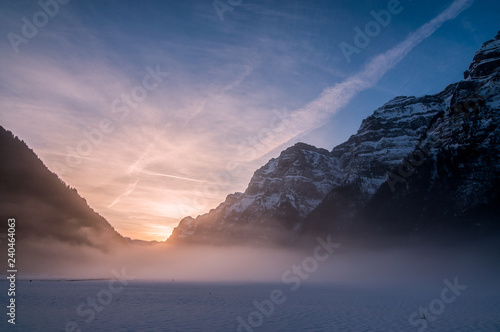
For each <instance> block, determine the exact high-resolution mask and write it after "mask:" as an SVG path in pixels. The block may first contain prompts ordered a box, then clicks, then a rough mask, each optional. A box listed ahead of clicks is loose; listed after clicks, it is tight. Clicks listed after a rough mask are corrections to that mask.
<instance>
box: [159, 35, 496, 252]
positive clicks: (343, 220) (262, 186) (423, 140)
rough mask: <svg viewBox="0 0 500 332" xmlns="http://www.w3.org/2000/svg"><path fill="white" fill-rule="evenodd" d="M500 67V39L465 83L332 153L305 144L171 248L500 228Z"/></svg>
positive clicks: (397, 103)
mask: <svg viewBox="0 0 500 332" xmlns="http://www.w3.org/2000/svg"><path fill="white" fill-rule="evenodd" d="M499 68H500V33H499V34H498V35H497V36H496V37H495V38H494V39H493V40H490V41H488V42H486V43H484V44H483V46H482V48H481V49H480V50H479V51H478V52H477V53H476V55H475V57H474V59H473V62H472V64H471V65H470V67H469V69H468V70H467V71H466V72H465V73H464V76H465V80H464V81H461V82H458V83H455V84H451V85H449V86H448V87H446V89H444V90H443V91H442V92H440V93H438V94H436V95H432V96H423V97H419V98H416V97H397V98H394V99H393V100H391V101H389V102H388V103H386V104H385V105H383V106H382V107H380V108H379V109H377V110H376V111H375V112H374V113H373V114H372V115H371V116H369V117H368V118H366V119H365V120H364V121H363V122H362V124H361V126H360V128H359V130H358V132H357V133H356V134H355V135H353V136H351V137H350V138H349V139H348V140H347V142H345V143H343V144H340V145H338V146H337V147H335V148H334V149H333V150H332V151H331V152H328V151H326V150H324V149H318V148H315V147H313V146H310V145H306V144H303V143H299V144H296V145H294V146H292V147H290V148H288V149H286V150H285V151H283V152H282V153H281V155H280V156H279V157H278V158H276V159H271V160H270V161H269V162H268V163H267V164H266V165H265V166H263V167H262V168H260V169H259V170H257V171H256V172H255V174H254V176H253V177H252V179H251V181H250V184H249V186H248V188H247V190H246V191H245V192H244V193H236V194H233V195H229V196H228V197H227V199H226V201H225V202H224V203H222V204H221V205H220V206H218V207H217V208H216V209H214V210H212V211H210V212H209V213H207V214H205V215H202V216H199V217H197V218H196V219H193V218H191V217H188V218H185V219H183V220H182V221H181V222H180V224H179V226H178V227H177V228H176V229H175V230H174V232H173V234H172V236H171V238H170V239H169V241H170V242H177V243H179V242H180V243H182V242H202V243H220V242H222V243H227V242H228V241H241V240H245V239H248V240H250V241H253V242H262V241H265V240H266V239H272V238H274V237H275V236H276V234H281V235H282V236H284V239H283V238H279V240H285V241H289V240H293V239H296V238H297V237H298V236H299V235H300V234H305V233H312V234H316V233H318V232H325V231H328V232H334V233H335V234H337V235H345V234H348V233H351V232H354V233H356V234H363V233H364V234H368V233H369V234H374V233H373V232H379V233H380V234H383V235H390V234H406V235H414V234H423V233H435V232H437V231H448V230H450V229H455V230H457V229H458V230H461V231H468V232H470V231H471V230H472V231H474V232H476V233H477V232H479V233H484V232H489V231H490V230H492V229H494V230H498V228H499V227H498V226H497V223H495V222H494V220H495V219H498V216H500V214H499V212H500V211H499V210H498V207H497V206H499V205H500V204H498V203H499V195H498V192H499V190H500V183H499V178H500V160H499V156H500V150H499V149H500V148H499V147H500V128H499V126H500V114H499V108H500V101H499V100H500V93H499V92H500V70H499ZM453 223H455V224H453ZM457 225H458V226H457ZM283 230H284V231H285V232H279V231H283ZM283 234H284V235H283Z"/></svg>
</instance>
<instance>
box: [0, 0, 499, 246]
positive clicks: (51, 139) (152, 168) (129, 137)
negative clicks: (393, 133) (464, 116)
mask: <svg viewBox="0 0 500 332" xmlns="http://www.w3.org/2000/svg"><path fill="white" fill-rule="evenodd" d="M54 1H55V0H53V1H48V0H42V3H47V4H49V3H50V4H51V5H50V6H49V7H48V8H49V11H52V14H53V17H50V16H49V15H45V17H44V14H37V13H39V12H40V11H41V10H42V9H41V7H40V5H39V4H37V2H36V1H24V0H23V1H15V2H14V1H9V2H7V1H2V2H1V4H0V31H1V35H2V39H1V41H0V106H1V108H0V109H1V111H0V124H1V125H2V126H4V127H6V128H7V129H9V130H11V131H13V132H14V133H15V134H16V135H18V136H19V137H20V138H22V139H23V140H24V141H25V142H27V144H28V145H29V146H30V147H31V148H33V149H34V151H35V152H36V153H37V154H38V155H39V156H40V157H41V159H42V160H43V161H44V162H45V163H46V164H47V166H48V167H49V168H50V169H51V170H53V171H55V172H57V173H58V174H59V175H60V176H61V177H62V178H63V179H64V180H65V181H66V182H67V183H68V184H70V185H72V186H74V187H76V188H77V189H78V191H79V192H80V193H81V194H82V195H83V196H84V197H85V198H86V199H87V200H88V201H89V203H90V205H91V206H92V207H93V208H95V209H96V210H97V211H98V212H100V213H101V214H102V215H104V216H105V217H106V218H107V219H108V220H109V221H110V222H111V224H112V225H113V226H115V227H116V228H117V230H118V231H120V232H121V233H123V234H125V235H127V236H132V237H138V238H144V239H164V238H165V237H167V236H168V234H170V232H171V230H172V228H173V227H175V226H176V224H177V223H178V221H179V219H180V218H181V217H183V216H187V215H193V216H196V215H197V214H200V213H203V212H206V211H208V209H210V208H213V207H215V206H216V205H217V204H218V203H219V202H221V201H223V200H224V198H225V196H226V195H227V194H229V193H231V192H234V191H243V190H244V189H245V188H246V185H247V183H248V181H249V180H250V177H251V175H252V174H253V171H255V169H257V168H258V167H260V166H262V165H263V164H264V163H265V162H266V161H267V160H268V159H269V158H271V157H275V156H277V155H279V152H280V151H281V150H282V149H284V148H286V147H288V146H290V145H292V144H294V143H295V142H298V141H303V142H306V143H310V144H314V145H316V146H319V147H324V148H327V149H332V148H333V147H334V146H336V145H337V144H340V143H342V142H343V141H345V140H346V139H347V138H348V137H349V136H350V135H352V134H354V133H355V132H356V130H357V129H358V127H359V125H360V124H361V121H362V119H363V118H365V117H366V116H368V115H370V114H371V113H372V112H373V111H374V110H375V109H376V108H378V107H380V106H382V105H383V104H384V103H385V102H387V101H388V100H390V99H392V98H393V97H395V96H399V95H415V96H420V95H425V94H434V93H437V92H439V91H441V90H442V89H444V88H445V86H446V85H447V84H450V83H453V82H456V81H459V80H461V79H463V77H462V73H463V71H464V70H466V69H467V68H468V65H469V64H470V62H471V60H472V57H473V55H474V52H475V51H477V50H478V49H479V47H480V46H481V44H482V43H483V42H484V41H486V40H489V39H491V38H493V37H494V36H495V35H496V33H497V32H498V30H499V29H500V25H499V24H498V17H499V14H500V4H499V3H498V1H493V0H491V1H488V0H485V1H479V0H476V1H472V0H456V1H438V2H436V1H410V0H401V1H400V2H399V3H398V1H395V0H385V1H368V0H367V1H333V0H332V1H326V0H325V1H298V0H291V1H254V0H243V1H236V0H231V1H229V3H232V4H233V5H228V2H226V1H223V2H222V3H224V4H225V6H228V7H226V8H232V10H228V11H225V12H224V13H222V17H223V20H221V19H220V16H219V14H218V13H217V10H216V9H215V8H214V4H213V2H212V1H189V0H187V1H141V2H138V1H92V0H90V1H76V0H72V1H69V2H67V3H64V2H65V1H63V0H60V1H61V2H62V3H63V4H61V3H58V5H57V6H58V8H55V6H54V3H55V2H54ZM229 6H230V7H229ZM391 6H392V7H391ZM388 8H392V9H394V13H392V14H391V19H390V22H388V23H387V24H386V26H380V25H379V28H380V29H378V30H379V31H375V30H373V33H372V36H371V37H370V36H369V43H368V44H367V45H363V46H364V47H363V48H361V47H358V49H359V53H353V54H352V55H351V56H350V61H347V59H346V57H345V56H344V54H343V52H342V50H341V48H340V46H339V45H340V44H341V43H347V44H350V45H353V46H355V45H356V44H355V41H354V37H355V34H356V32H355V28H356V27H359V28H360V29H361V30H364V29H365V28H366V27H367V24H368V26H370V22H371V21H374V17H373V16H372V14H371V12H372V11H375V12H377V13H380V11H382V10H388ZM396 9H397V10H396ZM389 13H390V11H389ZM34 16H35V17H34ZM23 17H26V19H27V20H28V21H29V22H30V23H33V22H34V20H35V21H36V22H37V24H38V25H39V27H36V26H35V28H37V30H38V31H37V32H36V33H33V31H31V33H32V35H33V36H31V35H30V36H29V38H26V37H25V36H24V35H23V30H22V29H23V25H24V24H25V23H24V22H23V20H22V19H23ZM436 18H438V21H436ZM37 20H38V21H37ZM44 20H45V21H44ZM372 27H373V24H372ZM422 27H424V28H422ZM25 30H26V28H25ZM25 32H26V31H25ZM28 32H30V31H28ZM14 34H15V35H16V36H19V37H20V38H25V39H24V42H19V39H15V40H17V41H18V42H17V45H14V46H13V43H12V42H11V40H12V38H18V37H13V36H14ZM9 38H10V39H11V40H9ZM365 42H366V40H365ZM405 42H408V43H409V44H405ZM14 44H16V43H15V42H14ZM365 44H366V43H365ZM405 45H406V46H405ZM391 50H392V52H391ZM154 72H156V76H155V75H153V74H152V73H154ZM166 73H168V74H166ZM148 75H149V76H148ZM146 86H147V87H148V88H147V89H146ZM134 93H135V97H132V100H131V99H130V98H131V97H130V96H132V95H134ZM127 95H128V97H127ZM127 98H128V100H129V102H128V103H127V101H126V100H127ZM133 98H135V99H133Z"/></svg>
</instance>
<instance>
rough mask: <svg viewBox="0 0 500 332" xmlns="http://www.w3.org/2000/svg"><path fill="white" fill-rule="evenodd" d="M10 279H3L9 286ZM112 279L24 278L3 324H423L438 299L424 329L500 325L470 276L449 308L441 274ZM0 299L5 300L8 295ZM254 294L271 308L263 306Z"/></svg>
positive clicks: (38, 327)
mask: <svg viewBox="0 0 500 332" xmlns="http://www.w3.org/2000/svg"><path fill="white" fill-rule="evenodd" d="M450 281H451V282H453V279H452V278H451V279H450ZM6 286H7V283H6V282H4V281H2V282H0V287H1V289H7V288H6ZM112 286H113V292H110V291H109V290H110V284H109V281H35V280H34V281H33V282H29V281H18V284H17V293H16V303H17V312H16V325H15V326H13V325H11V324H8V323H7V317H6V315H5V313H4V314H2V316H3V318H2V322H1V323H0V331H23V332H29V331H44V332H45V331H51V332H52V331H79V330H78V329H77V327H76V326H78V328H79V329H81V331H183V332H189V331H204V332H211V331H217V332H219V331H221V332H222V331H238V326H239V324H240V323H239V322H238V318H240V321H242V320H243V321H246V322H247V323H245V324H248V322H249V321H250V322H251V323H252V324H253V325H254V326H255V327H252V326H251V325H250V324H248V325H246V327H243V326H242V327H240V328H239V331H263V332H264V331H272V332H277V331H287V332H294V331H328V332H330V331H357V332H368V331H398V332H399V331H419V328H421V327H422V326H423V324H422V323H419V325H414V326H412V325H411V324H410V322H409V318H410V316H411V315H412V313H414V312H416V311H418V310H419V308H420V307H422V308H428V307H429V306H430V305H431V303H432V302H433V301H434V308H433V309H431V311H429V312H430V313H431V315H430V316H427V323H428V326H427V328H426V329H423V330H420V331H429V332H430V331H440V332H446V331H450V332H452V331H453V332H457V331H483V332H484V331H492V332H493V331H500V297H499V296H498V295H499V293H498V291H492V290H491V287H488V286H487V285H484V284H482V285H481V284H479V283H478V284H471V283H469V284H468V285H467V286H468V287H467V289H466V290H462V291H461V294H460V295H459V296H457V297H456V298H455V300H454V301H453V302H451V303H448V304H444V310H443V308H440V306H439V303H438V302H436V301H435V300H436V299H441V296H442V290H443V289H444V288H445V287H446V285H445V284H444V283H443V282H441V281H438V282H436V284H435V285H433V286H428V287H425V288H424V289H423V288H419V289H412V288H411V287H407V288H405V287H401V286H397V287H390V288H388V287H357V286H353V285H351V286H346V285H344V286H342V285H324V284H323V285H321V284H314V285H313V284H303V285H302V286H301V287H299V288H298V289H297V290H296V291H292V290H291V289H290V286H289V285H284V284H186V283H178V282H171V281H170V282H163V283H152V282H139V281H131V282H129V283H128V285H125V286H123V285H121V284H119V283H116V284H114V285H112ZM121 286H123V288H121ZM116 290H119V291H116ZM275 290H280V291H281V292H282V294H281V296H280V297H279V300H278V301H277V303H278V302H279V303H280V304H273V306H274V308H273V309H272V310H271V309H270V307H269V306H268V304H269V302H266V301H269V300H270V299H271V298H272V296H273V295H272V294H273V291H275ZM115 291H116V292H115ZM2 293H3V291H2ZM278 293H279V292H278ZM110 294H111V297H109V295H110ZM275 295H276V294H275ZM452 296H453V293H448V294H446V297H447V298H448V299H449V298H451V297H452ZM89 297H90V298H91V299H96V298H97V297H100V300H101V302H103V303H105V305H102V304H99V303H98V304H97V306H96V307H95V308H92V307H91V306H89V305H88V302H87V301H88V298H89ZM0 299H1V300H2V302H4V304H5V296H4V295H2V297H0ZM275 299H276V298H275ZM254 301H257V303H259V304H261V305H262V306H263V310H264V312H266V315H262V314H256V313H255V312H257V307H256V306H255V303H254ZM266 304H267V307H266ZM2 307H3V308H5V306H3V304H2ZM4 310H5V309H4ZM77 310H78V311H79V313H78V312H77ZM99 310H100V311H99ZM432 310H433V311H434V312H440V311H442V312H440V313H439V314H438V315H435V314H432ZM271 311H272V313H270V312H271ZM431 319H434V320H433V321H431ZM85 320H87V322H86V321H85ZM71 322H73V323H71Z"/></svg>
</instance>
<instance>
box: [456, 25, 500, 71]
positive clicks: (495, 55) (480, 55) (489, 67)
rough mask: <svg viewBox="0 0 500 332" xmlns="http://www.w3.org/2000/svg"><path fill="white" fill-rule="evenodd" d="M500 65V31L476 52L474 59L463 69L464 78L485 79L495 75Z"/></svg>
mask: <svg viewBox="0 0 500 332" xmlns="http://www.w3.org/2000/svg"><path fill="white" fill-rule="evenodd" d="M499 67H500V31H499V32H498V34H497V35H496V36H495V38H493V39H492V40H489V41H487V42H485V43H484V44H483V46H482V47H481V49H480V50H479V51H477V52H476V55H475V56H474V59H473V60H472V63H471V65H470V67H469V70H467V71H465V73H464V78H465V79H466V80H471V79H485V78H488V77H492V76H494V75H497V74H498V72H499Z"/></svg>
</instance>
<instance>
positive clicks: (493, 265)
mask: <svg viewBox="0 0 500 332" xmlns="http://www.w3.org/2000/svg"><path fill="white" fill-rule="evenodd" d="M499 256H500V251H499V250H498V245H496V243H495V242H494V241H491V242H488V241H485V242H483V243H481V244H468V245H461V246H460V247H459V246H446V247H430V246H426V247H415V246H413V247H406V248H405V247H399V248H397V249H395V248H392V249H389V248H384V249H380V248H379V249H374V248H371V249H368V248H365V249H359V247H358V248H354V247H350V246H349V244H344V243H343V244H340V246H338V244H336V243H335V242H333V241H330V239H328V238H326V237H325V239H323V240H322V241H320V242H316V243H313V244H311V245H310V246H304V247H301V248H300V249H293V248H290V247H275V248H271V247H267V248H256V247H250V246H230V247H213V246H194V245H193V246H186V245H184V246H173V245H166V244H164V243H160V244H156V245H137V244H130V245H116V246H114V247H112V249H110V250H108V251H106V252H104V251H101V250H99V249H96V248H93V247H89V246H82V245H70V244H67V243H62V242H57V241H52V242H50V243H42V242H40V241H30V242H21V243H18V260H17V265H18V271H19V273H18V276H19V277H20V278H27V279H71V280H73V279H78V280H79V279H101V278H102V279H112V278H115V277H116V273H120V274H121V273H122V272H125V273H126V275H127V276H130V277H131V278H134V280H151V281H168V282H224V283H228V282H236V283H241V282H243V283H250V282H266V283H284V284H288V285H290V287H291V288H297V287H299V286H300V285H302V284H304V283H309V284H311V283H331V284H337V285H345V286H356V287H424V286H432V285H436V284H441V283H442V282H443V280H444V279H449V280H453V278H459V280H460V281H461V282H463V283H466V284H467V283H471V284H475V285H480V286H481V287H484V288H485V289H492V288H494V289H497V290H498V286H497V280H499V277H500V267H499V266H498V259H499ZM4 271H5V269H4Z"/></svg>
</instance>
